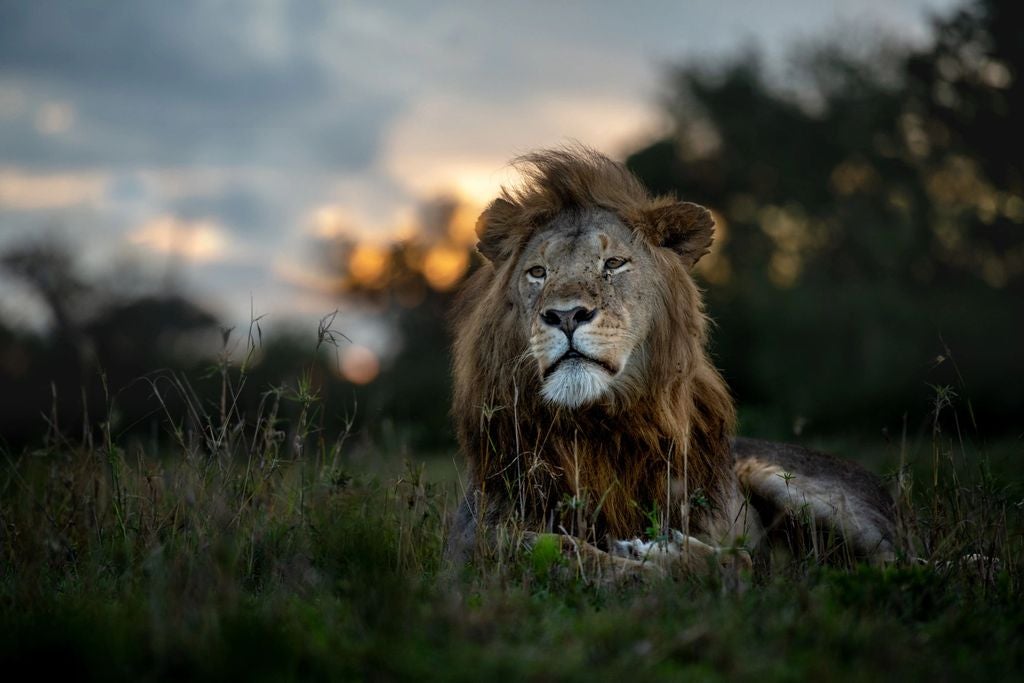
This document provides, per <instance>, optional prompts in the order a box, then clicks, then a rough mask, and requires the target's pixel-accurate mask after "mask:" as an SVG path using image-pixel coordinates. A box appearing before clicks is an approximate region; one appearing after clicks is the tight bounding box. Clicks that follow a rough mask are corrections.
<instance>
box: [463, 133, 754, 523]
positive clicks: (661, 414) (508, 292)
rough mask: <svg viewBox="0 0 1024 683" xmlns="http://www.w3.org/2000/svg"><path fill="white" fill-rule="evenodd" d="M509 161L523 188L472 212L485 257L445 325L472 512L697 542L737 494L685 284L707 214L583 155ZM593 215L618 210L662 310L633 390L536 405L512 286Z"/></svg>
mask: <svg viewBox="0 0 1024 683" xmlns="http://www.w3.org/2000/svg"><path fill="white" fill-rule="evenodd" d="M515 165H516V166H517V168H518V169H519V170H520V171H521V173H522V176H523V182H522V184H520V185H518V186H516V187H513V188H503V190H502V194H501V197H500V198H499V199H497V200H495V202H494V203H492V204H491V206H490V207H488V209H487V210H486V211H485V212H484V214H483V215H482V216H481V218H480V221H479V223H478V226H477V233H478V235H480V237H481V241H480V244H479V245H478V248H479V250H480V252H481V253H482V254H483V255H484V256H486V257H487V259H488V261H489V262H488V263H486V264H485V265H484V266H483V267H481V268H479V269H478V270H477V271H476V272H475V273H474V274H473V276H472V277H471V278H470V279H469V280H468V281H467V282H466V284H465V285H464V286H463V288H462V291H461V294H460V296H459V299H458V302H457V304H456V309H455V317H454V333H455V345H454V361H453V372H454V402H453V409H452V412H453V416H454V419H455V423H456V430H457V433H458V438H459V443H460V447H461V449H462V451H463V453H464V454H465V456H466V458H467V460H468V462H469V465H470V470H471V478H472V485H473V487H474V491H475V492H476V493H475V495H477V496H478V497H479V500H478V501H477V505H476V509H477V510H479V511H481V512H482V513H484V514H485V516H486V518H487V519H489V520H492V521H494V520H498V519H502V518H509V517H514V518H518V519H520V520H521V521H522V522H523V523H524V524H526V525H530V526H531V528H534V529H535V530H540V529H542V528H549V529H552V528H553V529H558V528H559V526H563V527H564V528H565V529H566V530H567V531H569V532H570V533H573V534H576V535H579V536H582V537H589V538H592V539H594V540H596V541H598V542H603V541H604V540H605V538H606V537H607V536H608V535H610V536H612V537H616V538H629V537H633V536H636V535H637V534H640V533H643V532H644V531H645V530H646V529H647V528H649V527H650V526H651V519H650V517H649V515H648V513H650V512H652V511H654V510H658V511H659V514H660V516H661V521H660V524H661V525H662V526H671V527H674V528H678V529H690V530H691V531H692V532H693V533H698V534H699V533H701V532H702V531H707V526H708V524H709V523H710V518H712V517H714V516H715V515H716V512H722V511H724V510H725V507H726V506H725V504H724V501H725V499H726V497H727V496H728V495H729V494H731V493H732V489H731V488H730V487H732V486H733V485H734V484H733V482H734V478H733V475H732V457H731V455H730V451H729V443H728V436H729V434H730V432H731V430H732V428H733V423H734V408H733V403H732V400H731V398H730V396H729V393H728V390H727V389H726V386H725V384H724V382H723V381H722V379H721V377H720V376H719V374H718V372H717V371H716V370H715V369H714V367H713V366H712V364H711V362H710V361H709V359H708V356H707V352H706V344H707V320H706V318H705V315H704V309H703V304H702V301H701V297H700V293H699V291H698V289H697V287H696V286H695V284H694V282H693V280H692V279H691V277H690V275H689V273H688V267H689V266H691V265H692V264H693V263H695V262H696V260H697V259H698V258H699V257H700V255H701V254H703V253H705V252H706V250H707V247H708V246H709V245H710V242H711V231H712V225H713V223H712V221H711V218H710V215H709V214H708V212H707V211H706V210H705V209H703V208H701V207H698V206H696V205H693V204H680V203H678V202H677V201H676V200H675V199H674V198H671V197H656V198H652V197H650V196H649V195H648V193H647V191H646V190H645V189H644V187H643V185H641V183H640V182H639V181H638V180H637V179H636V178H635V177H634V176H633V175H632V173H630V172H629V171H628V170H627V169H626V168H625V167H624V166H622V165H620V164H618V163H615V162H613V161H611V160H609V159H608V158H606V157H604V156H602V155H600V154H598V153H596V152H593V151H590V150H587V149H584V148H563V149H556V150H547V151H541V152H536V153H533V154H529V155H526V156H524V157H521V158H520V159H518V160H517V161H516V162H515ZM592 208H600V209H605V210H608V211H611V212H613V213H615V214H616V215H618V216H619V217H620V218H621V219H622V221H623V222H624V223H626V225H628V226H630V227H631V228H632V229H633V231H634V235H635V238H637V239H640V240H643V241H644V242H645V243H646V244H647V245H648V247H649V248H650V250H651V252H652V254H653V255H654V257H655V262H656V264H657V271H658V276H657V277H651V278H650V294H651V296H652V298H653V300H655V301H656V302H657V305H658V306H659V309H660V310H659V313H658V315H656V316H655V323H654V326H653V328H652V330H651V332H650V334H649V335H648V336H647V338H646V340H645V341H644V342H643V348H642V352H643V353H644V354H645V355H646V358H647V364H646V367H647V372H646V375H645V377H643V378H642V381H639V382H632V383H627V384H626V386H623V387H619V388H617V390H616V393H615V395H614V396H613V397H612V398H611V399H609V400H608V401H606V402H604V403H601V404H599V405H593V406H590V407H587V408H583V409H580V410H575V411H569V410H567V409H564V408H563V409H557V408H553V407H552V406H550V405H548V404H544V403H543V402H542V399H541V397H540V378H539V377H538V371H537V368H536V364H535V363H534V362H533V361H532V359H531V358H530V357H529V352H528V350H527V349H528V345H527V332H526V330H523V329H521V324H520V323H519V321H518V320H517V315H516V311H517V306H518V305H519V303H518V301H517V300H516V299H515V297H514V296H513V295H512V292H513V291H514V288H513V287H511V286H510V278H512V277H513V276H514V274H515V273H516V272H517V271H516V262H517V260H518V257H519V254H520V252H521V250H522V249H523V247H524V245H525V244H526V242H527V240H528V239H529V238H530V236H531V235H532V234H533V233H534V232H535V231H536V230H537V229H538V228H539V227H542V226H543V225H545V224H546V223H548V222H549V221H550V220H551V219H552V218H553V217H554V216H556V215H558V214H559V213H561V212H565V211H576V210H586V209H592ZM687 501H690V503H691V504H690V505H685V504H684V503H686V502H687Z"/></svg>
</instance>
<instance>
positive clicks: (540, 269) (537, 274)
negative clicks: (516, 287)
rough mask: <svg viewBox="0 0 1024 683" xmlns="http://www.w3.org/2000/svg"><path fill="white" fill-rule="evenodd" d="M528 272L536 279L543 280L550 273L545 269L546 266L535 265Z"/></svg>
mask: <svg viewBox="0 0 1024 683" xmlns="http://www.w3.org/2000/svg"><path fill="white" fill-rule="evenodd" d="M526 274H527V275H529V276H530V277H532V278H533V279H534V280H543V279H544V276H545V275H547V274H548V271H546V270H544V266H534V267H533V268H530V269H529V270H528V271H526Z"/></svg>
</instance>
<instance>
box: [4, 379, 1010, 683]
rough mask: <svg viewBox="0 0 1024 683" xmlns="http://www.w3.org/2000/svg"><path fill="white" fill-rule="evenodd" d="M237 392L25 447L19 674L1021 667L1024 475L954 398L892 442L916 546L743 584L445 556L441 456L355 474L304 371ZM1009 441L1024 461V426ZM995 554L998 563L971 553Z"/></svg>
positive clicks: (605, 674)
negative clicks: (1004, 461) (288, 409)
mask: <svg viewBox="0 0 1024 683" xmlns="http://www.w3.org/2000/svg"><path fill="white" fill-rule="evenodd" d="M224 378H225V379H224V381H225V385H226V386H227V387H230V380H229V373H224ZM176 381H177V382H178V383H177V384H176V385H175V386H176V388H177V390H179V391H181V392H183V393H185V394H186V395H187V394H188V387H187V386H186V385H185V384H184V383H183V382H182V381H180V380H176ZM222 396H223V399H222V400H221V401H220V403H219V405H218V406H215V407H214V408H213V409H211V410H210V412H209V414H208V413H206V412H203V411H202V410H201V409H200V408H199V406H198V405H193V410H192V414H191V417H190V418H189V419H187V420H183V421H181V422H175V421H172V420H170V419H169V420H168V422H167V429H166V433H167V435H168V436H167V438H166V439H165V441H164V443H163V445H162V446H160V447H159V448H157V449H154V447H152V446H147V445H141V444H140V443H135V442H131V441H126V442H124V443H119V442H118V439H116V438H114V437H113V436H112V430H111V429H110V428H109V425H107V428H106V429H104V430H103V437H102V438H100V439H97V440H95V441H94V440H91V439H88V438H86V439H83V440H81V441H80V442H71V441H69V440H67V439H65V438H64V437H62V436H61V435H60V434H57V433H52V434H50V435H49V436H48V438H47V441H46V443H45V445H44V446H43V447H41V448H40V449H38V450H36V451H31V452H25V453H21V454H17V455H15V454H11V453H6V454H5V460H4V464H3V465H2V467H0V523H2V526H0V605H2V610H0V661H2V662H3V664H4V670H5V671H20V670H24V671H28V672H31V673H32V675H33V676H44V677H45V676H46V675H48V674H55V675H61V674H68V675H73V676H75V677H77V678H80V679H81V678H85V679H90V678H91V679H102V680H119V679H123V680H140V679H154V680H159V679H182V678H186V679H226V678H230V679H251V680H252V679H263V680H293V679H294V680H315V679H322V680H339V679H340V680H349V679H357V680H365V679H371V680H393V679H416V680H435V679H441V680H459V679H464V680H474V681H476V680H481V679H484V680H486V679H493V680H498V679H501V680H504V679H507V678H515V679H534V680H588V681H592V680H595V679H597V680H605V679H607V680H621V679H623V678H628V679H630V680H635V681H640V680H678V679H680V678H684V677H685V678H688V679H697V680H755V679H756V680H758V681H767V680H800V679H825V680H831V679H839V680H877V679H887V680H892V679H912V680H919V679H933V680H961V679H972V680H974V679H976V680H992V679H998V680H1006V679H1013V678H1024V646H1022V640H1021V637H1020V634H1021V633H1024V600H1022V591H1021V587H1022V584H1021V581H1022V579H1024V573H1022V568H1021V560H1022V559H1024V553H1022V552H1021V550H1022V549H1021V543H1022V536H1021V520H1020V512H1021V505H1022V503H1021V498H1022V494H1021V490H1020V488H1019V486H1018V485H1016V484H1014V483H1008V482H1011V480H1010V479H1008V478H1006V477H1001V476H1000V475H999V474H998V470H993V468H992V467H991V466H990V464H989V461H988V460H987V459H986V458H985V457H984V453H978V452H976V450H975V449H974V447H973V446H972V445H971V443H970V441H969V440H966V439H964V438H962V437H961V436H960V435H958V433H957V431H956V430H955V429H954V430H946V429H945V428H944V427H943V425H945V424H956V422H955V420H953V421H952V422H950V415H951V413H950V411H952V410H953V406H952V405H951V404H950V403H949V402H948V401H947V400H948V399H951V397H950V396H949V395H948V394H946V395H945V396H944V398H943V401H947V402H945V403H943V404H942V405H941V406H939V405H938V403H937V406H938V407H937V409H936V415H935V429H934V430H933V432H932V433H931V434H930V435H929V436H928V438H927V439H925V440H923V441H922V442H920V443H919V444H918V445H917V447H916V448H912V447H911V446H909V445H908V444H907V443H906V441H901V442H900V443H899V444H897V445H896V446H895V447H894V449H893V450H894V452H893V453H892V455H893V456H894V457H893V459H892V462H891V464H892V465H893V467H894V471H893V474H892V479H893V483H894V486H896V487H897V488H898V490H899V492H900V495H901V498H902V501H901V503H902V505H901V508H902V510H903V515H904V517H903V526H904V529H905V532H906V534H907V537H908V541H909V542H910V543H911V544H912V546H913V548H914V555H915V558H913V559H910V558H908V559H907V560H906V561H904V562H902V563H899V564H896V565H894V566H889V567H866V566H855V567H847V568H835V567H833V568H826V567H820V566H818V565H817V563H815V562H813V560H812V558H795V559H794V561H792V562H790V563H788V564H784V565H782V564H780V565H776V566H775V568H774V569H773V570H772V571H771V572H769V573H767V574H764V575H759V576H758V577H756V579H755V582H754V584H755V585H754V586H753V587H752V588H751V589H750V590H748V591H746V592H744V593H741V594H725V593H722V592H721V591H720V590H715V589H714V588H712V587H710V586H709V585H707V584H705V583H702V582H700V581H697V580H685V579H679V580H674V581H666V582H663V583H658V584H653V585H647V586H634V587H628V588H626V587H623V588H617V589H599V588H596V587H593V586H589V585H587V584H585V583H584V582H582V581H579V580H578V579H576V578H575V577H573V576H571V575H567V573H566V572H564V571H561V572H548V571H545V570H544V568H543V566H542V565H543V563H542V564H541V565H536V566H535V564H534V563H531V561H530V559H531V558H522V557H518V556H517V555H515V554H504V555H502V556H501V559H498V560H492V561H490V562H488V563H485V564H484V565H483V566H476V567H471V568H465V569H462V570H459V569H452V568H450V567H446V566H445V564H444V562H443V557H442V549H443V544H444V539H445V534H446V520H447V519H448V517H449V515H450V513H451V512H452V510H453V508H454V506H455V504H456V502H457V499H458V485H457V484H456V483H455V482H453V481H452V479H453V477H450V476H449V477H445V480H439V479H438V478H436V477H433V476H430V475H428V471H434V470H444V467H441V468H438V467H437V466H436V463H435V465H434V466H433V469H428V468H426V467H424V466H423V465H416V464H409V463H407V465H406V469H405V471H404V473H402V474H401V475H400V476H397V477H390V478H386V479H383V480H382V479H381V478H380V477H379V476H370V475H367V474H360V473H358V472H356V471H354V470H353V469H352V468H351V464H350V459H349V458H348V456H347V450H346V446H345V444H344V440H343V439H342V440H332V441H327V440H326V439H324V438H322V436H321V435H320V433H319V432H317V431H316V429H315V428H314V427H313V426H312V425H314V424H315V423H316V420H315V419H314V416H315V413H316V404H317V396H316V392H315V389H314V388H313V387H312V386H310V385H309V384H308V383H306V382H300V384H299V385H298V386H297V387H295V388H294V389H292V390H284V389H279V390H275V391H272V392H269V393H268V394H267V397H266V400H265V402H264V404H263V405H262V406H261V409H260V411H259V413H258V415H256V416H255V417H254V418H250V419H248V420H243V419H242V418H241V417H240V416H238V415H237V414H235V413H234V412H233V410H232V408H231V400H230V397H231V390H230V389H226V390H225V392H224V393H223V394H222ZM283 400H294V401H297V402H298V403H299V404H300V405H301V406H302V410H301V411H300V417H299V418H298V420H297V421H296V423H295V424H293V425H284V424H282V423H281V422H280V420H278V419H277V417H276V415H277V413H278V410H277V406H278V404H279V402H280V401H283ZM109 412H110V413H111V414H113V412H114V411H113V410H111V411H109ZM947 431H948V436H947ZM840 445H841V444H840ZM1002 448H1003V450H1006V451H1008V452H1012V453H1014V454H1015V455H1019V452H1020V443H1019V441H1016V442H1007V445H1005V446H1003V447H1002ZM996 450H997V451H998V450H999V448H996ZM382 457H384V456H383V455H382ZM901 463H902V465H901ZM997 464H998V463H997ZM1010 464H1012V463H1010ZM447 466H448V467H449V469H450V463H447ZM972 553H976V554H981V555H984V556H985V557H986V558H988V559H987V560H985V561H983V562H964V561H962V558H963V557H964V556H965V555H968V554H972Z"/></svg>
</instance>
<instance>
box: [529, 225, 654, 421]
mask: <svg viewBox="0 0 1024 683" xmlns="http://www.w3.org/2000/svg"><path fill="white" fill-rule="evenodd" d="M655 271H656V269H655V266H654V262H653V258H652V256H651V254H650V252H649V249H648V248H647V247H646V245H645V244H643V242H642V240H640V239H636V238H635V237H634V235H633V232H632V230H630V229H629V228H628V227H627V226H626V225H625V224H623V222H622V221H621V220H619V218H617V217H616V216H615V215H614V214H612V213H611V212H608V211H603V210H599V209H591V210H587V211H581V212H571V213H563V214H561V215H560V216H558V217H556V218H555V220H553V221H552V222H551V223H549V224H548V225H547V226H545V227H544V228H542V229H540V230H538V231H537V233H536V234H535V235H534V236H533V237H532V238H531V239H530V240H529V242H528V243H527V244H526V246H525V248H524V249H523V251H522V253H521V255H520V257H519V260H518V262H517V264H516V272H515V273H514V274H513V277H514V278H515V279H514V283H515V288H516V294H517V295H518V297H519V300H520V302H521V306H520V307H519V309H520V311H521V312H522V313H521V315H522V316H523V320H522V324H523V325H524V329H525V330H526V332H527V336H528V338H529V344H530V353H531V354H532V356H533V358H534V360H535V361H536V363H537V368H538V371H539V373H540V376H541V378H542V382H543V384H542V394H543V396H544V398H545V399H546V400H548V401H549V402H551V403H553V404H555V405H558V406H564V407H566V408H578V407H581V406H584V405H587V404H591V403H594V402H596V401H598V400H600V399H601V398H602V397H603V396H605V395H606V394H608V393H609V392H610V391H611V390H612V389H613V387H614V385H615V383H616V382H617V381H621V378H622V377H623V375H624V374H625V372H626V370H627V368H629V367H630V364H631V363H635V362H636V360H635V359H636V357H637V355H638V354H637V347H638V346H639V345H640V344H642V343H643V341H644V339H645V338H646V336H647V331H648V329H649V328H650V325H651V319H652V316H653V315H654V310H655V305H656V302H655V301H654V300H653V299H654V296H653V295H654V291H652V287H651V278H652V277H655Z"/></svg>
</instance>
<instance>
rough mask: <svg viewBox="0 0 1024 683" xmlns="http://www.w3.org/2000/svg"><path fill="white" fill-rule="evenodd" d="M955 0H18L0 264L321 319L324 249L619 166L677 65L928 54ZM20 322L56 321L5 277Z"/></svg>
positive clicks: (10, 55)
mask: <svg viewBox="0 0 1024 683" xmlns="http://www.w3.org/2000/svg"><path fill="white" fill-rule="evenodd" d="M953 6H955V3H954V2H952V0H862V1H860V2H855V1H853V0H833V1H831V2H830V1H828V0H774V1H773V2H765V1H763V0H688V1H685V2H683V1H678V2H657V1H650V2H634V3H610V2H608V3H605V2H600V3H598V2H578V1H571V0H555V1H552V0H547V1H546V2H514V3H513V2H505V3H477V2H469V1H463V2H346V1H330V2H329V1H327V0H322V1H320V0H294V1H292V2H287V1H285V0H224V1H214V0H207V1H201V0H176V1H175V2H167V1H166V0H105V1H103V2H85V1H83V0H0V251H2V250H4V249H6V248H9V247H10V246H11V245H13V244H23V243H25V242H26V241H31V240H38V239H43V238H53V237H58V238H61V239H64V240H65V241H67V242H68V243H69V244H71V245H72V248H73V250H74V252H75V253H76V254H77V255H78V257H79V259H80V263H81V267H82V269H83V270H84V271H85V272H86V273H89V272H96V273H103V272H109V271H111V270H112V269H116V268H119V267H122V265H123V264H132V267H136V268H140V269H142V270H143V271H144V272H149V273H154V274H159V275H160V276H161V277H164V276H167V275H168V274H170V275H171V276H173V280H174V281H175V282H176V283H179V286H181V287H183V288H184V289H185V290H186V291H187V292H188V293H189V294H190V295H191V296H193V297H194V298H196V299H197V300H199V301H201V302H203V304H204V305H206V306H207V307H208V308H209V309H210V310H212V311H214V312H216V313H217V314H219V315H220V316H221V317H222V319H223V320H225V322H227V323H228V324H237V325H243V326H244V324H245V322H246V321H248V319H249V315H250V310H251V308H252V309H253V310H255V312H256V313H258V314H266V315H267V316H268V318H267V320H268V323H267V324H271V325H272V323H273V322H275V321H281V322H282V323H283V322H286V321H299V322H302V323H304V324H306V323H308V321H311V320H315V319H316V318H319V317H320V316H321V315H323V314H325V313H328V312H330V311H331V310H333V309H334V308H337V307H338V306H339V304H340V302H338V301H337V300H336V295H335V294H332V293H331V292H330V287H329V283H330V281H331V280H330V275H331V274H330V273H329V272H325V270H324V266H323V258H322V254H321V253H320V252H321V251H322V248H323V239H324V238H330V237H333V236H337V235H340V234H350V235H353V236H355V237H356V238H357V239H359V240H361V241H366V242H367V243H370V244H373V243H381V242H386V241H387V240H388V239H392V238H394V236H395V235H397V234H400V233H402V231H403V230H408V229H409V226H410V225H413V224H414V222H415V217H416V215H417V211H418V210H419V207H421V206H422V205H423V203H424V202H427V201H430V200H431V199H434V198H437V197H439V196H443V195H451V196H456V197H458V198H459V199H460V200H462V201H464V202H466V203H467V205H468V206H470V207H481V206H483V205H484V204H485V203H486V202H487V201H488V200H489V199H490V198H492V197H493V196H495V195H496V193H497V191H498V188H499V186H500V185H501V183H502V182H508V181H509V180H510V179H511V178H510V175H509V173H510V172H509V170H508V167H507V162H508V160H509V159H511V158H512V157H514V156H516V155H517V154H521V153H523V152H526V151H528V150H530V149H533V148H537V147H543V146H549V145H554V144H559V143H564V142H566V141H569V140H577V141H580V142H583V143H585V144H589V145H592V146H594V147H596V148H597V149H599V150H602V151H604V152H605V153H607V154H609V155H611V156H613V157H619V158H621V157H622V156H624V155H625V154H626V153H628V151H630V150H631V149H635V148H637V147H638V146H639V145H641V144H643V143H644V142H646V141H650V140H653V139H655V138H656V137H658V136H659V135H661V134H664V133H665V131H666V130H667V128H666V126H667V124H666V121H665V120H664V119H663V118H662V116H661V114H660V113H659V106H658V103H659V101H660V98H661V97H662V96H663V94H664V87H665V78H666V72H667V69H668V68H669V66H671V65H673V64H685V63H692V62H700V63H706V62H714V61H716V60H722V59H724V58H727V57H728V56H729V55H735V54H737V53H739V52H741V51H745V50H751V49H756V50H759V51H760V52H761V53H763V55H764V56H765V58H766V60H767V62H768V63H769V64H770V65H772V64H774V65H776V66H778V68H777V69H776V71H777V73H778V74H779V76H778V77H779V78H783V79H784V77H785V75H784V74H785V71H784V68H783V67H782V65H784V63H785V58H786V55H788V54H790V53H791V52H792V50H793V49H794V48H795V46H799V45H806V44H808V43H809V42H813V41H821V40H830V39H831V38H833V37H835V36H838V35H841V34H848V33H849V32H850V31H852V30H855V31H857V32H860V34H862V35H864V36H875V35H888V36H894V37H897V38H898V39H900V40H902V41H905V42H910V43H926V42H927V41H928V40H929V37H930V33H929V26H930V23H929V17H930V16H931V15H934V14H935V13H944V12H946V11H948V10H949V9H950V8H951V7H953ZM0 317H2V318H3V319H4V320H5V321H6V322H7V324H14V325H19V326H26V327H34V328H44V327H45V325H46V323H47V321H46V317H45V308H44V307H42V306H41V305H40V304H39V302H37V301H35V300H33V298H32V296H31V294H30V293H29V292H26V291H24V290H21V289H19V288H18V287H17V286H15V284H14V283H13V282H12V281H10V280H5V279H0ZM366 334H368V335H370V336H373V334H374V332H373V331H372V329H371V330H370V331H368V332H367V333H366ZM378 336H379V335H378ZM367 343H370V342H367Z"/></svg>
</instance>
